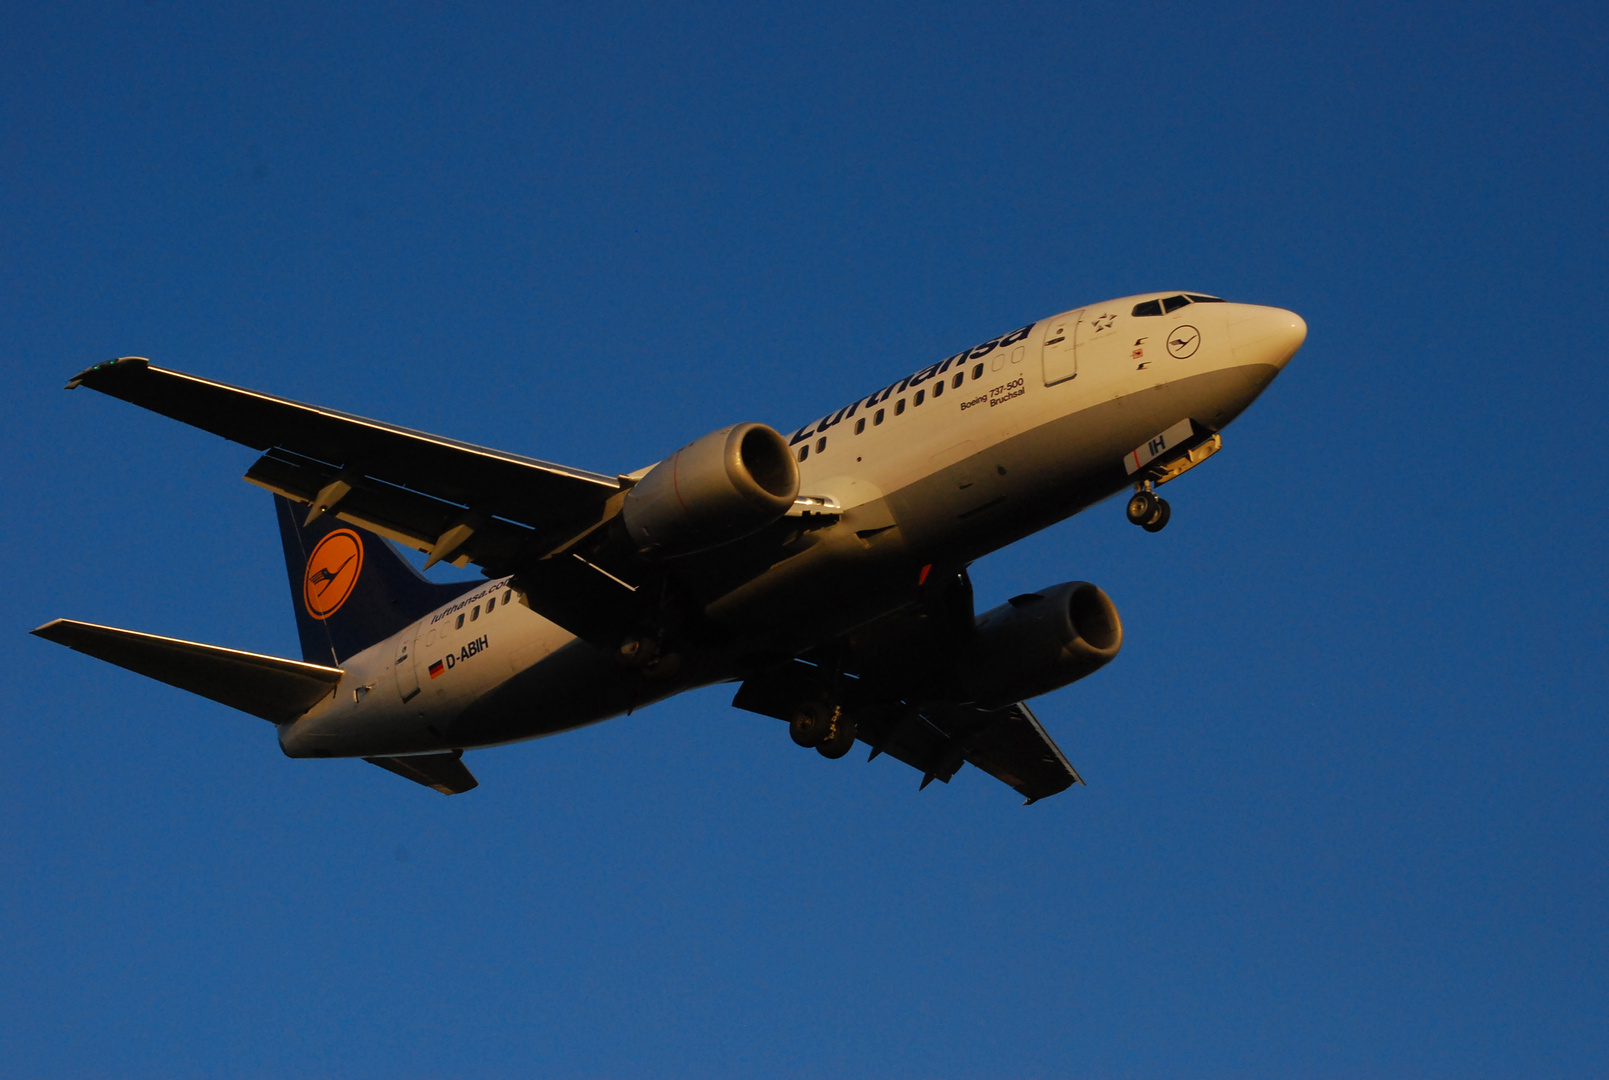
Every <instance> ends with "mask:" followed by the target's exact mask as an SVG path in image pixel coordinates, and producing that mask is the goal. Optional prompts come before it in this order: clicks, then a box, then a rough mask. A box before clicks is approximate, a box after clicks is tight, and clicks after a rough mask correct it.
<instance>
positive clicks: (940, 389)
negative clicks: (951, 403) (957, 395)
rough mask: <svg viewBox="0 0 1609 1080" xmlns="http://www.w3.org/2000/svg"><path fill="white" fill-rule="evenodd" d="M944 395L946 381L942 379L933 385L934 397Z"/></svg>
mask: <svg viewBox="0 0 1609 1080" xmlns="http://www.w3.org/2000/svg"><path fill="white" fill-rule="evenodd" d="M942 393H944V380H943V379H940V380H939V381H938V382H936V383H934V384H933V396H934V397H938V396H939V395H940V394H942Z"/></svg>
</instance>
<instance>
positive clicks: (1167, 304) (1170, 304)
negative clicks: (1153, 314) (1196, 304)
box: [1162, 296, 1190, 313]
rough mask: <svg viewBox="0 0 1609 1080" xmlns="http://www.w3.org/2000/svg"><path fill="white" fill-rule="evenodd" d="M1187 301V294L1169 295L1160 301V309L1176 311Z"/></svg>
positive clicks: (1188, 299)
mask: <svg viewBox="0 0 1609 1080" xmlns="http://www.w3.org/2000/svg"><path fill="white" fill-rule="evenodd" d="M1189 302H1190V298H1189V297H1188V296H1170V297H1168V298H1167V299H1166V300H1164V301H1162V310H1163V312H1164V313H1166V312H1172V311H1178V310H1179V309H1180V308H1182V307H1184V305H1186V304H1188V303H1189Z"/></svg>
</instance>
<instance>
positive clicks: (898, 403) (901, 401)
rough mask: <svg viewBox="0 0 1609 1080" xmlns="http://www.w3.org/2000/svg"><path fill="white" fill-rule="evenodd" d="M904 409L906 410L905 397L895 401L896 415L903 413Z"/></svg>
mask: <svg viewBox="0 0 1609 1080" xmlns="http://www.w3.org/2000/svg"><path fill="white" fill-rule="evenodd" d="M904 411H905V399H904V398H900V399H899V400H898V401H896V402H894V415H895V416H898V415H899V414H900V413H902V412H904Z"/></svg>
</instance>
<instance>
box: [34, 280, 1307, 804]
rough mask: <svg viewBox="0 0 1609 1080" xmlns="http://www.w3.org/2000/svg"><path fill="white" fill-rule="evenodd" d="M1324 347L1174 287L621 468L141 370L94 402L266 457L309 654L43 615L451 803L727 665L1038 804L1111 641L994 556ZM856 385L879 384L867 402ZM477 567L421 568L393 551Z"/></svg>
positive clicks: (99, 383)
mask: <svg viewBox="0 0 1609 1080" xmlns="http://www.w3.org/2000/svg"><path fill="white" fill-rule="evenodd" d="M1306 336H1307V324H1306V323H1304V322H1303V321H1302V319H1301V318H1300V317H1299V316H1297V315H1295V314H1293V313H1291V312H1289V311H1284V310H1281V309H1279V308H1272V307H1259V306H1255V305H1251V304H1237V303H1227V302H1225V301H1223V300H1220V299H1219V298H1217V297H1215V296H1206V295H1202V294H1199V293H1188V292H1169V293H1154V294H1145V295H1142V296H1130V297H1125V298H1123V299H1121V300H1109V301H1106V302H1104V303H1100V304H1094V305H1091V306H1089V307H1083V308H1077V309H1074V310H1072V311H1067V312H1064V313H1062V314H1060V315H1057V316H1055V317H1054V318H1050V319H1044V320H1041V321H1039V322H1034V323H1029V324H1028V325H1027V326H1023V327H1020V328H1018V329H1015V330H1012V331H1011V332H1009V333H1006V334H1001V335H1000V336H998V337H995V338H991V339H989V340H988V341H985V342H983V343H982V344H981V345H977V346H974V347H972V348H968V349H962V350H961V351H960V352H958V353H956V354H954V355H953V356H949V357H946V358H944V359H942V360H939V361H937V362H936V363H932V364H928V365H927V366H926V367H923V368H922V369H920V370H919V371H916V372H914V373H913V374H910V375H907V376H905V377H903V378H901V379H898V380H896V381H894V382H891V383H889V384H887V385H885V386H881V387H879V388H878V389H876V390H872V391H870V392H863V393H861V394H860V395H859V396H857V397H855V398H854V399H853V400H851V401H849V402H848V403H847V404H845V405H844V406H843V407H842V408H839V409H835V410H834V411H832V412H830V413H828V414H827V415H826V416H823V417H821V418H820V419H818V420H815V421H812V422H811V423H808V424H805V425H804V426H803V427H800V428H798V429H796V430H794V431H793V432H792V433H791V434H788V435H784V434H781V433H779V432H778V431H776V430H774V429H772V428H770V427H767V426H765V425H764V424H759V423H746V424H736V425H733V426H731V427H725V428H722V429H720V430H719V431H714V432H711V433H710V434H708V435H705V436H704V437H703V438H700V439H696V440H694V441H693V442H691V443H689V444H688V445H686V446H684V447H682V448H681V449H680V450H678V451H676V452H675V453H673V454H671V455H670V456H669V457H667V458H666V459H665V460H663V461H660V462H658V463H657V464H654V465H651V466H649V467H647V468H643V469H639V470H637V471H636V472H632V473H626V474H623V475H605V474H602V473H594V472H586V471H584V470H580V469H571V468H566V467H564V466H562V465H554V464H551V463H549V462H546V461H537V460H535V459H532V458H527V457H521V456H519V455H516V454H508V453H503V452H501V451H497V450H491V449H487V448H485V447H481V446H473V445H471V444H468V443H462V442H457V441H454V440H451V439H444V438H439V437H437V436H434V435H428V434H424V433H422V432H417V431H410V430H407V429H405V428H399V427H394V426H392V425H389V424H382V423H379V422H376V421H374V420H365V419H363V418H361V417H357V416H350V415H347V414H345V413H338V412H333V411H331V410H328V409H321V408H316V407H313V406H309V405H302V404H298V403H296V402H293V401H287V400H285V399H283V398H276V397H270V396H269V395H267V394H260V393H256V392H254V391H250V390H242V389H239V388H237V387H233V386H225V385H223V384H221V383H216V382H211V381H208V380H206V379H201V378H197V377H196V376H193V375H185V374H181V373H179V372H176V371H167V370H164V369H162V368H159V367H156V366H155V365H153V364H152V363H151V362H150V361H149V360H146V359H144V358H143V357H135V356H128V357H123V358H121V359H118V360H111V361H107V362H106V363H103V364H97V365H95V366H94V367H92V368H90V369H88V370H87V371H84V372H81V373H80V374H78V375H76V376H74V377H73V379H72V380H71V381H70V382H69V383H68V384H67V388H68V389H72V388H74V387H78V386H87V387H89V388H90V389H91V390H97V391H100V392H101V393H103V394H109V395H111V396H112V397H116V398H121V399H122V400H124V401H128V402H132V403H133V404H135V405H139V406H141V407H142V408H146V409H150V410H151V411H153V412H157V413H161V414H162V415H164V416H168V417H172V418H173V419H175V420H180V421H183V422H184V423H187V424H193V425H194V426H196V427H199V428H202V429H204V430H206V431H210V432H213V433H214V434H216V435H221V436H223V437H224V438H225V439H230V440H232V441H234V442H237V443H242V444H244V445H246V446H249V447H252V448H253V449H255V450H257V451H259V452H261V454H262V456H261V457H259V458H258V459H257V461H256V462H255V463H254V464H253V465H252V466H251V468H250V469H249V470H247V472H246V479H247V480H248V481H250V482H251V483H253V484H256V485H258V486H260V487H263V488H266V489H267V490H268V491H270V492H272V493H273V496H274V503H275V509H276V512H277V514H278V518H279V529H280V536H281V539H282V541H283V543H284V548H285V561H286V565H287V567H288V569H289V573H290V587H291V596H292V602H293V606H294V608H295V612H296V626H297V630H298V632H299V635H300V638H301V647H302V659H300V660H286V659H280V658H278V657H273V656H264V655H260V654H257V653H251V652H242V651H238V650H235V649H228V648H221V647H219V646H215V645H202V644H198V643H195V642H189V641H181V640H178V639H175V638H167V637H159V636H156V635H153V634H143V633H138V632H136V631H132V630H120V629H115V628H113V627H107V626H96V625H93V624H90V623H83V622H76V621H72V620H68V619H57V620H55V621H54V622H50V623H47V624H45V625H44V626H41V627H39V628H38V629H37V630H35V631H33V633H35V634H37V635H38V636H40V637H42V638H46V639H48V640H50V641H54V642H59V643H60V644H63V645H66V646H68V647H70V648H73V649H77V650H78V651H80V652H83V653H87V654H89V655H90V656H94V657H98V658H100V659H102V660H106V661H109V662H111V663H113V664H117V665H119V666H121V667H125V668H128V669H129V670H131V671H135V672H138V673H140V674H142V675H148V676H150V677H152V678H155V679H160V680H161V681H163V682H166V683H169V684H171V685H173V686H176V687H179V688H181V689H184V690H189V691H192V692H194V693H197V694H201V695H203V696H205V697H208V698H211V699H213V700H214V701H218V702H221V703H223V704H225V705H228V706H231V707H232V708H235V709H239V710H241V711H243V712H247V713H251V714H252V715H254V716H259V717H262V718H263V719H265V720H268V721H270V722H272V723H273V724H274V726H275V727H276V729H277V730H278V733H279V745H280V747H281V749H283V751H284V752H285V753H286V754H287V755H289V756H290V757H294V758H300V757H349V758H362V759H364V760H365V761H369V762H372V763H373V764H375V765H379V766H381V767H382V768H385V769H389V770H391V771H392V772H394V773H397V774H399V775H401V776H405V777H407V778H409V779H411V780H415V781H417V782H419V783H421V784H424V785H427V786H429V787H432V788H435V789H436V790H437V791H441V792H444V793H447V794H453V793H456V792H462V791H467V790H469V789H470V788H473V787H474V786H475V785H476V781H475V778H474V777H473V776H472V775H471V774H470V772H469V770H468V768H466V767H465V765H464V762H463V760H462V758H463V754H464V751H466V750H472V749H479V748H482V747H489V746H497V745H499V744H502V743H509V742H515V741H517V740H521V739H531V738H536V737H538V736H542V735H552V734H555V733H557V732H561V731H567V730H569V729H571V728H576V727H580V726H582V725H585V724H591V723H596V722H597V721H599V720H606V719H608V718H610V717H613V716H618V715H620V714H622V713H628V712H631V711H633V710H635V709H640V708H642V707H644V706H646V705H649V704H651V703H652V702H655V701H658V700H660V699H662V698H666V697H669V696H670V695H672V694H676V693H680V692H681V691H683V690H688V689H691V688H693V687H699V686H706V685H709V684H711V683H718V682H733V683H738V684H740V685H739V686H738V689H737V694H736V697H735V698H734V699H733V702H732V704H733V705H735V706H737V707H738V708H740V709H747V710H750V711H752V712H755V713H759V714H762V715H765V716H771V717H775V718H777V719H779V720H783V721H785V722H786V723H787V726H788V731H789V734H790V735H791V736H792V738H793V741H794V742H796V743H798V744H799V745H800V746H804V747H811V748H814V749H815V750H817V751H818V752H819V753H821V754H823V755H825V756H827V757H829V758H839V757H842V756H843V755H845V754H847V753H848V752H849V751H850V750H851V749H852V748H853V747H854V745H855V742H856V740H857V739H858V740H859V741H861V742H864V743H866V744H867V745H868V747H869V748H870V756H871V757H876V756H878V755H879V754H888V755H890V756H891V757H894V758H897V759H899V760H900V761H903V762H906V763H907V764H909V765H911V766H913V767H915V768H916V769H917V770H918V771H919V772H920V773H921V774H922V782H921V784H922V787H926V786H927V785H928V784H929V783H930V782H931V781H933V780H935V779H936V780H942V781H945V782H948V781H949V780H950V778H951V777H952V776H954V775H955V773H956V771H957V770H958V769H960V768H961V767H962V765H963V764H965V763H967V762H971V763H972V764H973V765H975V766H976V767H977V768H979V769H982V770H983V771H984V772H986V773H989V774H990V775H991V776H994V777H997V778H998V779H1000V780H1002V781H1004V782H1005V783H1006V784H1008V785H1010V786H1011V787H1013V788H1015V789H1016V790H1017V791H1018V792H1020V793H1021V794H1022V795H1024V796H1026V797H1027V800H1028V801H1029V802H1033V801H1035V800H1037V799H1042V798H1045V797H1046V796H1048V795H1054V794H1056V793H1057V792H1060V791H1063V790H1065V789H1066V788H1068V787H1069V786H1071V785H1072V784H1074V783H1078V782H1081V781H1080V779H1079V776H1078V773H1077V772H1076V771H1074V769H1073V767H1072V766H1071V765H1070V764H1069V763H1068V761H1067V758H1066V757H1065V756H1064V755H1063V754H1062V752H1061V750H1060V749H1059V748H1058V747H1057V746H1056V743H1055V742H1054V741H1053V740H1052V739H1051V737H1050V735H1049V734H1048V733H1047V732H1046V731H1045V729H1044V727H1043V726H1042V725H1041V724H1040V722H1039V721H1038V719H1037V718H1035V716H1034V714H1033V713H1032V712H1031V711H1030V710H1029V708H1028V706H1027V705H1026V704H1025V701H1026V699H1028V698H1032V697H1036V696H1038V695H1040V694H1045V693H1049V692H1050V691H1052V690H1056V689H1058V688H1060V687H1063V686H1066V685H1068V684H1069V683H1072V682H1074V681H1075V680H1078V679H1082V678H1083V677H1084V676H1086V675H1089V674H1091V673H1092V672H1094V671H1096V670H1097V669H1098V668H1100V667H1102V666H1104V665H1105V664H1107V663H1108V662H1110V661H1111V660H1112V659H1113V658H1114V657H1115V656H1116V655H1117V653H1118V650H1119V649H1120V648H1121V647H1122V644H1123V625H1122V622H1121V621H1120V620H1119V618H1118V613H1117V609H1116V608H1115V607H1114V606H1113V604H1112V601H1111V600H1110V599H1109V598H1108V597H1107V595H1106V593H1105V592H1103V591H1102V590H1101V589H1099V588H1098V587H1096V586H1095V585H1092V584H1090V583H1088V582H1084V581H1069V582H1064V583H1062V584H1059V585H1052V586H1049V587H1047V588H1044V589H1040V590H1038V591H1037V592H1031V593H1024V594H1022V595H1020V596H1013V597H1011V598H1010V599H1009V600H1007V601H1006V602H1005V603H1003V604H1001V605H999V606H997V607H993V608H991V609H989V610H988V611H985V612H983V613H982V614H981V615H979V614H975V613H974V609H973V598H972V585H971V582H970V581H969V580H968V577H967V567H968V565H969V564H970V563H971V562H973V561H974V560H975V559H978V558H980V557H981V556H983V555H986V554H988V553H989V552H991V551H994V550H996V549H998V548H1001V547H1004V546H1005V545H1007V544H1010V543H1012V542H1014V541H1016V540H1019V539H1021V538H1023V537H1025V536H1027V535H1029V534H1030V533H1033V532H1035V531H1037V530H1039V529H1043V528H1045V527H1046V526H1049V525H1051V524H1054V523H1055V522H1058V521H1061V520H1062V519H1064V518H1066V517H1068V516H1070V515H1072V514H1076V513H1078V512H1079V511H1080V510H1083V509H1085V508H1086V507H1089V506H1092V505H1094V504H1095V503H1098V502H1100V501H1102V500H1104V499H1107V498H1109V497H1111V496H1112V495H1116V494H1118V493H1120V492H1124V491H1131V492H1132V494H1131V495H1130V497H1129V499H1128V518H1129V520H1130V521H1132V522H1134V523H1135V524H1136V525H1138V526H1140V527H1142V528H1144V529H1146V530H1149V531H1152V532H1155V531H1157V530H1159V529H1161V528H1162V527H1163V526H1165V525H1166V524H1167V523H1168V516H1169V508H1168V504H1167V502H1166V501H1164V500H1163V499H1162V498H1160V497H1159V496H1158V495H1157V494H1156V489H1157V488H1158V487H1160V486H1161V485H1163V484H1165V483H1168V482H1170V481H1172V480H1174V479H1176V478H1177V477H1179V476H1180V475H1182V474H1183V473H1185V472H1186V471H1188V470H1189V469H1191V468H1194V467H1195V466H1196V465H1199V464H1200V463H1201V462H1203V461H1205V460H1206V459H1207V458H1208V457H1210V456H1211V455H1212V454H1213V453H1215V452H1216V451H1217V450H1218V448H1219V447H1220V446H1221V445H1222V436H1221V434H1220V433H1221V432H1222V431H1223V429H1224V427H1225V426H1226V425H1228V424H1229V422H1230V421H1232V420H1234V419H1235V418H1236V417H1237V416H1239V415H1240V414H1241V412H1243V411H1244V410H1245V409H1246V408H1247V406H1249V405H1250V404H1251V403H1252V402H1253V401H1255V400H1256V399H1257V397H1258V395H1259V394H1261V393H1262V392H1263V390H1264V389H1266V388H1267V387H1268V385H1269V383H1271V382H1272V381H1273V380H1274V377H1275V376H1276V375H1278V374H1279V373H1280V371H1281V370H1282V369H1283V368H1284V366H1285V364H1286V363H1287V362H1288V361H1289V360H1290V359H1291V357H1292V356H1293V355H1295V353H1296V350H1297V349H1298V348H1300V347H1301V345H1302V342H1303V340H1304V339H1305V338H1306ZM862 389H863V391H864V390H867V389H869V388H862ZM392 543H395V544H400V545H404V546H407V547H411V548H415V549H417V550H418V551H421V552H427V553H428V556H427V558H426V560H425V565H426V568H428V567H429V566H430V565H432V564H434V563H437V562H450V563H453V564H455V565H457V566H465V565H468V564H470V563H474V564H475V565H476V566H477V567H479V568H480V570H481V571H482V572H483V573H484V575H485V577H486V579H487V580H485V581H483V582H481V583H479V584H472V585H467V586H466V585H464V584H462V583H460V584H452V585H444V584H438V583H435V582H432V581H430V580H429V579H427V578H425V577H424V576H423V575H421V574H420V573H419V572H418V571H416V570H415V569H414V568H413V566H412V565H411V564H410V563H409V562H408V561H407V560H406V559H404V558H403V557H402V556H401V555H400V554H399V553H398V552H397V550H395V549H394V548H393V547H392V546H391V544H392Z"/></svg>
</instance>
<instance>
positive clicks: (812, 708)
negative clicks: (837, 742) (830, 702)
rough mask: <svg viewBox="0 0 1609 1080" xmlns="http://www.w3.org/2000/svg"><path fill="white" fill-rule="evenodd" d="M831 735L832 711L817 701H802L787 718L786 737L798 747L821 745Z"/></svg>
mask: <svg viewBox="0 0 1609 1080" xmlns="http://www.w3.org/2000/svg"><path fill="white" fill-rule="evenodd" d="M831 734H832V710H831V709H829V708H827V706H826V705H824V704H822V703H821V702H819V701H803V702H800V703H799V704H798V705H796V706H794V709H793V715H791V716H790V717H788V735H789V736H790V737H791V738H792V739H793V741H794V742H796V743H798V744H799V745H800V746H803V747H806V748H809V747H812V746H819V745H821V741H822V740H823V739H825V738H826V737H827V736H828V735H831Z"/></svg>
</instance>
